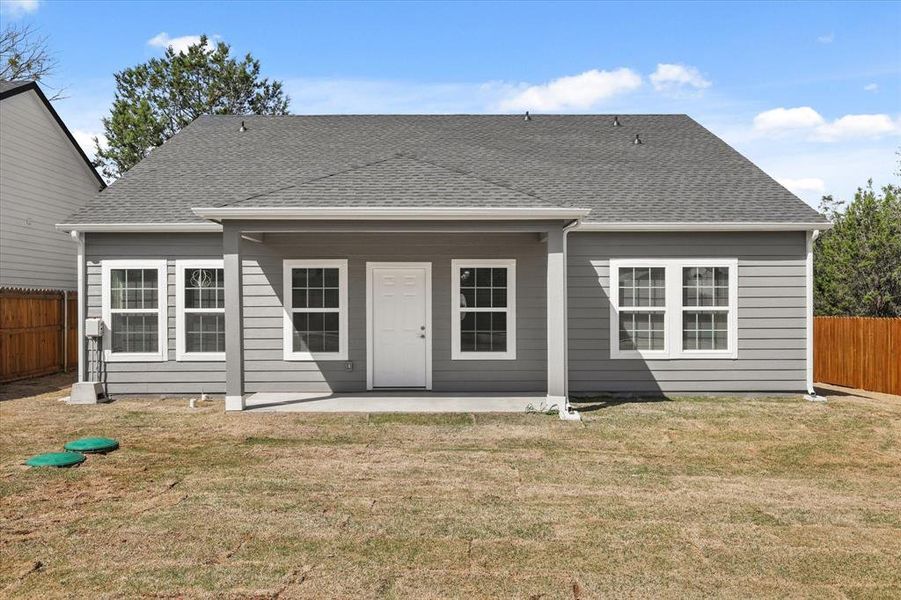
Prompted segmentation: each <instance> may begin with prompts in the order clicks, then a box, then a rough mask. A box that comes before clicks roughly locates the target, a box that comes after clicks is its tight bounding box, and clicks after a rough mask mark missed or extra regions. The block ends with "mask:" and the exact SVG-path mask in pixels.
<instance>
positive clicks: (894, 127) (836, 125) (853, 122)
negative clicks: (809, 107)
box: [814, 114, 901, 141]
mask: <svg viewBox="0 0 901 600" xmlns="http://www.w3.org/2000/svg"><path fill="white" fill-rule="evenodd" d="M893 133H901V123H897V122H895V121H893V120H892V118H891V117H890V116H888V115H881V114H877V115H845V116H844V117H841V118H839V119H836V120H835V121H833V122H831V123H826V124H825V125H822V126H820V127H818V128H817V130H816V132H815V133H814V138H815V139H818V140H825V141H832V140H836V139H839V138H842V139H846V138H860V137H865V138H873V137H880V136H883V135H888V134H893Z"/></svg>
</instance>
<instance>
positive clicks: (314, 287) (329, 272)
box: [291, 268, 341, 308]
mask: <svg viewBox="0 0 901 600" xmlns="http://www.w3.org/2000/svg"><path fill="white" fill-rule="evenodd" d="M339 273H340V271H339V269H336V268H321V269H315V268H314V269H304V268H301V269H293V272H292V273H291V288H292V289H291V294H292V297H291V301H292V303H293V304H292V305H293V307H294V308H340V306H339V305H340V302H341V300H340V294H339V290H340V286H339Z"/></svg>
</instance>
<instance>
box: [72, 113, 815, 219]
mask: <svg viewBox="0 0 901 600" xmlns="http://www.w3.org/2000/svg"><path fill="white" fill-rule="evenodd" d="M618 120H619V123H620V124H621V126H619V127H615V126H613V116H612V115H566V116H560V115H546V116H545V115H536V116H533V118H532V119H531V120H528V121H526V120H524V119H523V118H522V117H521V116H517V115H429V116H418V115H414V116H402V115H366V116H356V115H346V116H278V117H274V116H273V117H267V116H250V117H248V116H210V117H201V118H199V119H197V120H196V121H194V122H193V123H192V124H191V125H189V126H188V127H186V128H185V129H184V130H182V131H181V132H180V133H179V134H178V135H176V136H175V137H173V138H172V139H170V140H169V141H168V142H166V143H165V144H163V146H161V147H160V148H157V149H155V150H154V151H153V152H152V153H151V155H150V156H149V157H148V158H146V159H144V160H143V161H141V162H140V163H139V164H138V165H136V166H135V167H134V168H133V169H131V170H130V171H129V172H128V173H126V174H125V175H124V176H123V177H122V178H121V179H120V180H119V181H117V182H116V183H115V184H113V185H111V186H110V187H108V188H107V189H106V190H104V191H103V192H101V193H99V194H98V195H97V197H96V198H95V199H94V200H93V201H92V202H91V203H89V205H88V206H87V207H86V208H84V209H83V210H81V211H80V212H78V213H77V214H76V215H74V216H73V217H72V218H71V219H70V221H69V222H70V223H72V224H78V223H190V222H200V221H201V219H200V218H199V217H197V216H196V215H195V214H194V213H193V212H192V210H191V209H192V208H194V207H235V208H238V207H294V206H296V207H405V206H411V207H412V206H416V207H432V206H434V207H454V208H467V207H481V208H488V207H498V208H500V207H504V208H511V207H522V208H529V207H572V208H584V209H590V210H591V212H590V214H589V215H588V217H586V218H585V219H584V220H585V221H586V222H611V223H612V222H620V223H622V222H630V223H634V222H667V223H679V222H691V223H696V222H698V223H718V222H729V223H736V222H755V223H761V222H774V223H775V222H778V223H812V222H820V221H823V222H825V220H824V219H823V217H822V216H820V215H819V214H818V213H817V212H816V211H814V210H813V209H812V208H810V207H809V206H807V204H805V203H804V202H803V201H801V200H800V199H799V198H797V197H796V196H794V195H793V194H791V193H790V192H789V191H788V190H786V189H785V188H784V187H782V186H781V185H779V184H778V183H776V182H775V181H774V180H773V179H772V178H770V177H769V176H768V175H766V174H765V173H764V172H763V171H761V170H760V169H759V168H757V167H756V166H755V165H754V164H753V163H751V162H750V161H748V160H747V159H746V158H744V157H743V156H742V155H740V154H739V153H738V152H736V151H735V150H733V149H732V148H731V147H730V146H728V145H727V144H726V143H724V142H723V141H722V140H720V139H719V138H717V137H716V136H715V135H713V134H712V133H711V132H709V131H708V130H707V129H705V128H704V127H702V126H701V125H699V124H698V123H697V122H695V121H694V120H693V119H691V118H689V117H688V116H686V115H619V117H618ZM242 122H243V123H244V124H245V126H246V127H245V129H246V130H245V131H241V124H242ZM636 134H640V137H641V140H642V142H643V143H641V144H635V143H634V140H635V136H636Z"/></svg>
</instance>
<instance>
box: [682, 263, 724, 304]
mask: <svg viewBox="0 0 901 600" xmlns="http://www.w3.org/2000/svg"><path fill="white" fill-rule="evenodd" d="M728 305H729V267H684V268H683V269H682V306H728Z"/></svg>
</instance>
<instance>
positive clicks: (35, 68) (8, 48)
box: [0, 25, 65, 100]
mask: <svg viewBox="0 0 901 600" xmlns="http://www.w3.org/2000/svg"><path fill="white" fill-rule="evenodd" d="M58 64H59V63H58V61H57V60H56V57H55V56H53V54H52V53H51V52H50V50H49V48H48V46H47V38H46V37H43V36H39V35H37V32H36V31H35V30H34V28H32V27H31V26H29V25H22V26H16V25H7V26H6V27H5V28H4V29H3V32H2V33H0V79H5V80H7V81H16V80H29V81H40V82H41V83H43V84H44V87H46V88H49V89H51V90H55V92H54V93H53V95H51V96H50V97H49V98H50V100H59V99H61V98H64V96H63V92H64V91H65V90H63V89H57V88H52V87H50V86H47V84H46V81H45V80H46V78H48V77H50V76H52V75H53V74H54V72H55V71H56V68H57V66H58Z"/></svg>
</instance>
